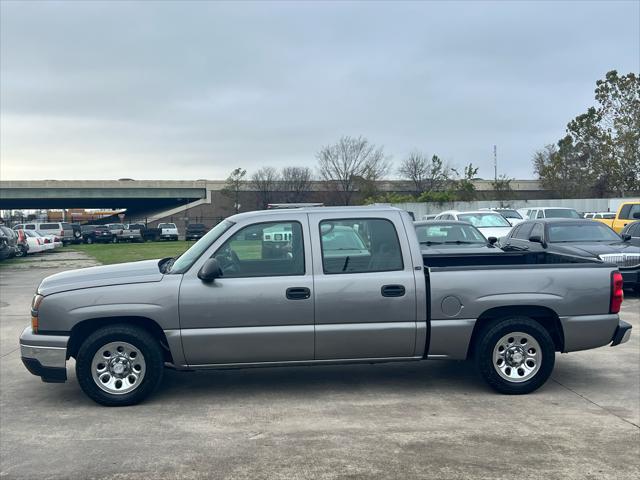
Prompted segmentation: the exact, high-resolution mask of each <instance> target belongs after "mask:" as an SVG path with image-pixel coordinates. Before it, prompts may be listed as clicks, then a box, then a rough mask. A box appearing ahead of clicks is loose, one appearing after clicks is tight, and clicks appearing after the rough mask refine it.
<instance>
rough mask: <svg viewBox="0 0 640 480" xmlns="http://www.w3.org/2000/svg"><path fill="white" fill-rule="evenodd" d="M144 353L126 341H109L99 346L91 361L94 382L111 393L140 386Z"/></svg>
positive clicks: (144, 368) (144, 366)
mask: <svg viewBox="0 0 640 480" xmlns="http://www.w3.org/2000/svg"><path fill="white" fill-rule="evenodd" d="M146 370H147V369H146V363H145V361H144V355H142V352H141V351H140V349H138V348H136V347H134V346H133V345H131V344H130V343H127V342H110V343H107V344H106V345H103V346H102V347H100V348H99V349H98V350H97V351H96V353H95V355H94V356H93V360H92V362H91V375H92V377H93V381H94V382H95V384H96V385H97V386H98V387H99V388H100V389H101V390H103V391H105V392H107V393H110V394H112V395H123V394H125V393H129V392H132V391H133V390H135V389H136V388H138V387H139V386H140V384H141V383H142V379H143V378H144V375H145V372H146Z"/></svg>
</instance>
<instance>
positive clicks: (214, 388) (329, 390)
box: [151, 361, 490, 402]
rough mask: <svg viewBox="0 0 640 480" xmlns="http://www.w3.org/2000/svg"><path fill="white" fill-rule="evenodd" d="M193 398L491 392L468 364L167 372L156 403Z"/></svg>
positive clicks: (153, 399)
mask: <svg viewBox="0 0 640 480" xmlns="http://www.w3.org/2000/svg"><path fill="white" fill-rule="evenodd" d="M186 391H188V392H189V396H190V397H191V396H193V397H200V396H202V397H207V398H218V399H219V400H222V401H224V399H225V398H229V400H232V399H234V398H235V399H237V398H238V395H239V394H240V395H242V396H251V397H255V396H261V395H264V396H269V397H271V398H272V397H273V396H274V395H276V396H281V397H292V398H295V397H297V396H299V395H304V396H308V395H309V394H312V395H313V396H323V395H350V394H353V393H360V394H362V393H364V394H367V395H378V394H380V395H383V394H384V395H389V394H397V395H401V396H404V395H406V394H411V393H414V394H415V393H429V392H431V393H434V392H437V393H448V392H465V393H469V394H472V393H474V394H475V393H481V392H489V391H490V390H489V389H488V387H486V386H485V384H484V382H483V381H482V380H481V378H480V377H479V376H478V375H477V374H476V372H475V369H474V368H473V364H472V363H471V362H465V361H447V362H444V361H432V362H402V363H385V364H377V365H370V364H361V365H330V366H328V365H322V366H297V367H269V368H266V367H265V368H247V369H227V370H207V371H197V372H177V371H173V370H166V371H165V376H164V380H163V383H162V385H161V387H160V388H159V389H158V391H157V392H156V394H155V395H154V396H153V398H152V399H151V401H152V402H153V401H166V400H173V399H180V400H184V396H185V392H186Z"/></svg>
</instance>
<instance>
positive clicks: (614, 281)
mask: <svg viewBox="0 0 640 480" xmlns="http://www.w3.org/2000/svg"><path fill="white" fill-rule="evenodd" d="M623 284H624V281H623V280H622V274H621V273H620V272H613V273H612V274H611V303H610V307H609V313H618V312H620V306H621V305H622V300H623V299H624V292H623V290H622V286H623Z"/></svg>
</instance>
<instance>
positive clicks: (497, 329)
mask: <svg viewBox="0 0 640 480" xmlns="http://www.w3.org/2000/svg"><path fill="white" fill-rule="evenodd" d="M515 332H522V333H524V334H526V336H531V337H532V338H533V340H534V341H535V342H537V344H538V345H539V347H540V351H541V352H540V353H541V356H540V354H538V357H537V359H536V361H538V360H539V362H538V363H537V364H536V363H535V362H534V365H537V370H535V371H534V372H533V373H532V374H531V375H532V376H531V377H530V378H529V379H527V380H524V381H522V380H520V379H517V380H513V381H510V380H507V379H506V378H503V377H502V376H501V375H500V374H499V373H498V370H499V369H500V368H499V367H498V366H497V364H496V365H495V366H494V349H497V348H499V347H498V342H499V341H500V340H501V339H503V338H504V337H505V336H508V335H510V334H511V333H515ZM514 345H515V344H514ZM474 347H475V348H474V353H475V358H474V360H475V364H476V367H477V368H478V370H479V371H480V374H481V375H482V377H483V378H484V380H485V381H486V382H487V383H488V384H489V386H490V387H491V388H493V389H494V390H496V391H498V392H500V393H504V394H507V395H522V394H526V393H530V392H533V391H534V390H536V389H538V388H540V387H541V386H542V385H543V384H544V383H545V382H546V381H547V380H548V378H549V376H550V375H551V372H552V371H553V366H554V364H555V346H554V344H553V340H552V338H551V335H549V332H548V331H547V329H546V328H544V327H543V326H542V325H540V324H539V323H538V322H536V321H534V320H532V319H531V318H529V317H510V318H504V319H502V320H499V321H496V322H495V323H493V324H490V325H489V326H488V327H486V328H485V329H484V330H483V331H481V332H480V335H479V336H478V338H477V340H476V342H475V345H474ZM534 350H537V349H534ZM534 355H535V352H534ZM525 358H526V357H525ZM526 361H528V360H526ZM503 362H504V360H503ZM508 365H509V364H507V363H505V367H507V366H508ZM512 368H513V371H514V373H513V375H514V376H515V375H517V374H518V373H516V372H519V371H520V369H519V368H517V367H512ZM522 371H525V370H522ZM509 372H510V371H509ZM525 375H528V374H527V373H525ZM525 378H526V377H525Z"/></svg>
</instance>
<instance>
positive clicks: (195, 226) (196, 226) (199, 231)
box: [184, 223, 209, 240]
mask: <svg viewBox="0 0 640 480" xmlns="http://www.w3.org/2000/svg"><path fill="white" fill-rule="evenodd" d="M208 231H209V229H208V228H207V227H206V226H205V225H204V224H203V223H190V224H189V225H187V230H186V231H185V235H184V237H185V240H199V239H201V238H202V237H204V235H205V234H206V233H207V232H208Z"/></svg>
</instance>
